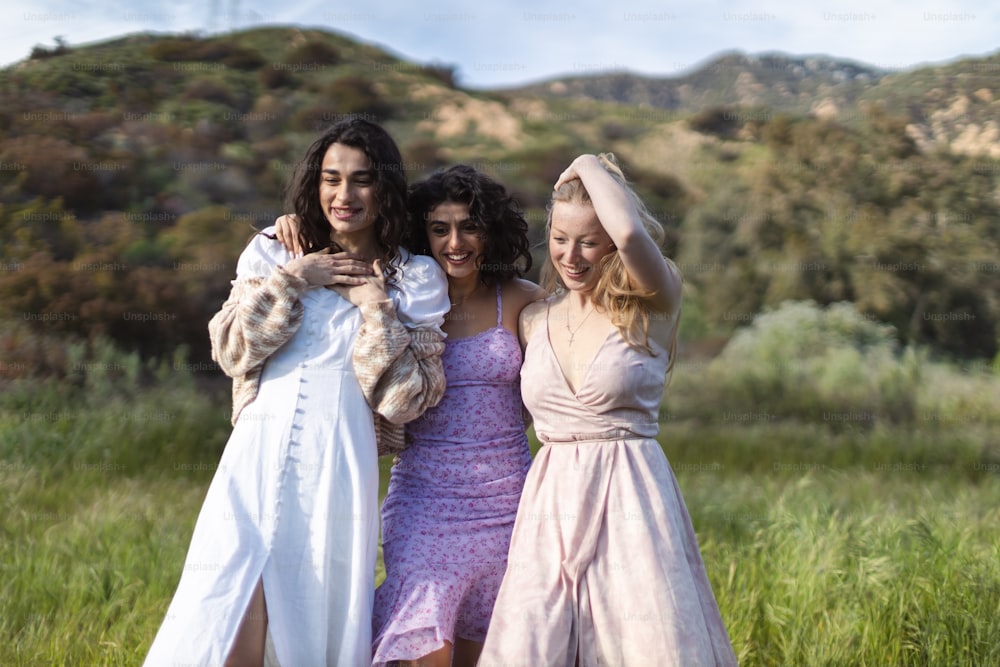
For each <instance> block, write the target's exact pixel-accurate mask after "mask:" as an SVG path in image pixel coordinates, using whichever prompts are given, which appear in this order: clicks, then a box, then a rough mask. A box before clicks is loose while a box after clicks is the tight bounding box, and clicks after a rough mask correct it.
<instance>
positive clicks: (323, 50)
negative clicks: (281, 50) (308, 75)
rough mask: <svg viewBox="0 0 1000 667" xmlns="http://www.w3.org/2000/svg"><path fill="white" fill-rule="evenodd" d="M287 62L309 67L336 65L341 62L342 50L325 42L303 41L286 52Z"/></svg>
mask: <svg viewBox="0 0 1000 667" xmlns="http://www.w3.org/2000/svg"><path fill="white" fill-rule="evenodd" d="M285 62H286V63H288V64H289V65H299V66H308V67H319V66H321V65H336V64H337V63H339V62H340V51H338V50H337V49H336V47H334V46H331V45H330V44H326V43H325V42H316V41H309V42H303V43H302V44H299V45H298V46H295V47H293V48H292V49H291V50H290V51H288V53H286V54H285Z"/></svg>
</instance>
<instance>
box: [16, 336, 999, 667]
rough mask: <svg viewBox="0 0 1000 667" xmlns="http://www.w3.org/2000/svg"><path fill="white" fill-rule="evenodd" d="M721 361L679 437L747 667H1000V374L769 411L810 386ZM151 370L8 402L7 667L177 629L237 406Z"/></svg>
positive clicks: (935, 375) (678, 415) (125, 654)
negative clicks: (173, 613) (165, 625)
mask: <svg viewBox="0 0 1000 667" xmlns="http://www.w3.org/2000/svg"><path fill="white" fill-rule="evenodd" d="M803 354H804V353H803ZM751 356H752V355H751ZM808 358H809V356H808V354H804V356H802V357H801V359H805V360H808ZM838 358H839V357H838ZM718 359H719V360H720V361H719V363H723V364H727V365H728V367H729V368H730V370H729V371H728V375H727V376H726V378H725V381H723V380H722V379H720V377H721V376H719V375H718V369H717V368H716V367H714V366H712V365H711V364H709V365H708V366H704V365H698V364H694V363H691V364H681V365H679V366H678V369H677V371H676V375H675V377H674V379H673V382H672V384H671V387H670V390H669V391H670V394H669V395H670V396H671V399H670V400H669V401H668V402H667V403H666V404H665V407H664V412H663V414H662V419H661V422H662V434H661V442H662V443H663V446H664V451H665V452H666V454H667V457H668V458H669V459H670V461H671V463H672V465H673V467H674V470H675V472H676V474H677V478H678V480H679V483H680V485H681V490H682V492H683V494H684V497H685V500H686V502H687V505H688V509H689V511H690V513H691V516H692V519H693V522H694V525H695V529H696V531H697V533H698V538H699V541H700V545H701V550H702V555H703V557H704V560H705V563H706V566H707V568H708V572H709V576H710V579H711V581H712V585H713V589H714V591H715V595H716V597H717V600H718V602H719V606H720V608H721V611H722V616H723V619H724V621H725V623H726V625H727V627H728V629H729V633H730V637H731V639H732V642H733V645H734V647H735V650H736V653H737V655H738V656H739V658H740V664H741V665H873V666H874V665H879V666H883V665H926V666H928V667H931V666H933V667H936V666H938V665H989V664H1000V615H998V614H997V609H1000V441H998V437H997V435H998V432H1000V428H998V426H997V424H998V421H1000V419H998V415H997V407H996V406H997V405H1000V401H998V400H997V397H998V394H1000V380H998V378H997V377H996V375H995V374H991V373H992V371H990V370H989V368H988V367H986V366H983V367H978V368H974V369H961V368H958V367H955V366H947V365H943V364H935V363H931V362H929V361H927V360H926V359H924V360H920V359H917V360H916V361H914V360H913V359H910V360H909V361H907V358H906V355H897V362H896V363H897V366H898V367H890V366H891V364H889V362H888V361H885V360H883V361H882V362H881V363H883V366H884V367H883V368H882V370H881V371H879V372H883V371H884V373H886V374H888V375H887V376H886V377H889V376H892V374H893V373H896V374H897V375H899V377H902V378H910V379H908V380H907V382H912V377H911V375H912V373H918V374H919V375H920V377H921V378H923V379H922V381H920V382H916V383H913V386H912V387H911V388H910V389H908V390H905V391H904V390H903V389H900V387H897V388H896V390H892V391H890V390H891V386H890V385H887V384H886V382H887V380H885V378H882V379H881V380H879V376H878V374H877V373H876V374H875V375H876V377H875V380H872V382H873V383H874V384H873V385H872V386H875V388H876V390H877V395H878V396H886V395H890V394H891V395H893V396H895V398H893V399H892V401H891V405H890V404H889V403H884V402H883V403H884V404H882V405H881V406H880V405H876V404H875V403H874V402H872V401H873V399H872V398H871V397H870V396H868V397H866V396H867V395H866V394H864V392H861V393H858V392H860V391H861V390H860V389H858V388H857V387H853V388H851V389H850V391H847V390H846V389H845V391H844V392H842V394H843V395H841V396H840V399H841V400H840V402H839V403H836V404H835V405H837V406H839V407H837V412H826V413H820V414H821V415H825V416H826V418H821V417H819V416H817V417H816V418H815V419H812V420H809V419H806V418H805V416H807V415H809V414H813V413H812V412H811V411H812V410H814V407H815V405H823V404H824V403H823V401H824V400H827V399H824V398H823V396H825V394H823V393H822V392H823V391H826V390H825V389H823V387H824V386H825V385H824V380H823V378H824V376H823V374H822V373H819V374H816V375H815V382H813V383H810V384H802V385H801V386H800V387H799V392H798V393H799V394H800V395H799V396H797V397H796V398H795V400H792V399H791V398H789V399H787V400H786V401H785V402H784V403H782V402H780V401H778V402H775V400H771V401H770V402H768V400H769V399H765V398H763V397H761V398H758V399H757V401H756V403H754V404H753V405H755V406H757V407H756V408H755V409H753V410H749V411H748V410H747V409H746V406H747V404H746V403H745V402H741V401H742V400H743V399H742V398H741V397H744V396H745V394H746V392H747V391H749V390H748V389H747V387H748V386H751V387H753V386H755V385H754V383H755V382H761V381H762V380H761V378H762V377H764V378H765V379H767V381H768V383H769V384H768V386H769V387H770V391H772V392H782V391H784V392H786V394H789V392H790V390H789V388H788V387H783V385H782V380H781V379H780V377H778V376H775V377H771V376H768V375H767V373H766V372H764V371H762V370H761V369H762V366H761V364H760V363H757V364H756V365H755V366H753V368H754V369H755V371H754V373H755V375H754V376H753V378H751V380H752V381H750V380H747V378H746V377H743V376H741V375H740V373H741V371H740V370H739V369H738V368H736V367H734V366H733V365H732V363H731V360H728V361H727V359H726V355H725V353H724V354H723V355H722V356H721V357H719V358H718ZM860 359H861V361H860V362H859V363H868V362H865V359H864V357H863V355H862V357H860ZM855 361H857V360H854V361H852V362H851V363H854V362H855ZM713 363H715V362H713ZM845 363H846V362H845ZM886 364H889V365H886ZM907 364H909V366H907ZM78 365H79V364H78ZM140 366H141V365H139V364H138V361H137V360H135V359H134V358H124V359H119V358H115V359H111V358H110V357H109V358H108V359H106V360H105V361H103V362H99V363H98V362H94V363H90V364H89V365H87V366H85V367H84V368H85V371H86V372H83V373H77V374H76V375H75V376H73V377H71V378H70V380H71V381H65V380H62V381H59V382H55V381H41V380H33V381H30V382H20V381H18V382H8V384H7V385H5V386H4V387H3V391H2V392H0V498H2V502H3V511H2V513H0V532H2V535H0V569H2V571H0V664H2V665H5V666H7V665H14V666H16V665H24V666H31V667H34V666H36V665H50V664H51V665H138V664H140V663H141V661H142V658H143V656H144V654H145V651H146V649H147V647H148V646H149V643H150V642H151V641H152V638H153V636H154V634H155V632H156V630H157V628H158V626H159V623H160V621H161V620H162V618H163V615H164V613H165V611H166V607H167V604H168V602H169V600H170V597H171V595H172V593H173V590H174V587H175V586H176V583H177V580H178V578H179V576H180V572H181V568H182V565H183V559H184V555H185V552H186V549H187V546H188V541H189V539H190V534H191V531H192V529H193V525H194V520H195V517H196V515H197V512H198V509H199V507H200V505H201V501H202V498H203V496H204V493H205V490H206V488H207V485H208V482H209V481H210V479H211V476H212V474H213V472H214V469H215V462H216V461H217V460H218V456H219V453H220V452H221V448H222V446H223V445H224V443H225V440H226V438H227V437H228V433H229V425H228V419H227V415H228V394H227V392H226V388H227V387H226V386H225V385H222V386H221V387H220V386H218V385H211V386H209V384H208V383H205V382H203V381H200V380H198V378H197V375H198V374H197V373H192V372H189V370H187V369H186V367H185V365H184V364H183V363H180V364H178V363H174V364H173V365H161V366H159V367H140ZM908 367H909V368H910V370H909V371H907V372H909V373H911V375H907V374H906V373H904V372H903V370H905V368H908ZM783 368H785V367H783ZM872 368H873V369H874V366H873V367H872ZM901 369H902V370H901ZM786 370H788V372H790V373H793V376H794V373H796V372H798V370H799V369H797V368H786ZM849 370H850V369H849V368H848V369H847V370H845V368H843V367H841V368H840V369H839V370H837V371H836V372H837V373H840V374H844V373H847V372H848V371H849ZM813 371H815V369H813V370H812V371H811V372H813ZM873 372H874V370H873ZM762 373H763V375H762ZM772 375H773V373H772ZM776 377H777V379H776ZM768 378H769V379H768ZM786 379H787V378H786ZM748 382H749V384H748ZM907 386H909V385H907ZM893 391H895V393H893ZM695 392H697V393H698V396H699V397H700V399H699V398H696V397H694V396H693V395H692V394H693V393H695ZM852 392H853V393H852ZM900 392H902V394H905V395H902V397H901V395H900ZM907 392H909V393H907ZM674 397H676V398H674ZM810 397H811V398H810ZM852 401H868V405H867V407H864V404H863V403H855V402H852ZM710 402H711V403H712V404H713V405H714V406H715V407H714V409H713V410H709V409H707V408H705V407H704V405H705V404H706V403H710ZM907 402H909V403H912V406H911V407H913V410H910V411H909V412H908V413H907V414H910V417H909V419H902V418H899V417H896V418H893V417H892V415H898V414H900V410H901V408H900V405H904V404H908V403H907ZM722 406H726V407H722ZM796 406H797V407H796ZM667 408H670V410H668V409H667ZM781 409H785V410H786V414H784V415H780V416H775V415H772V413H775V412H777V411H778V410H781ZM830 409H831V410H833V408H830ZM903 412H904V413H906V412H907V411H906V410H903ZM832 414H836V415H837V417H836V418H830V415H832ZM713 415H714V416H713ZM764 415H766V418H765V417H764ZM387 472H388V471H387V469H384V470H383V480H382V485H383V492H384V489H385V481H386V478H387ZM379 579H381V572H380V573H379Z"/></svg>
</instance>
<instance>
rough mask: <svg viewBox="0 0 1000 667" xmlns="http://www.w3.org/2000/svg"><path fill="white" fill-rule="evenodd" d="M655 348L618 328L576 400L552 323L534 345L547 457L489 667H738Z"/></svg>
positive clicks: (530, 351) (529, 372)
mask: <svg viewBox="0 0 1000 667" xmlns="http://www.w3.org/2000/svg"><path fill="white" fill-rule="evenodd" d="M651 345H652V346H653V348H654V351H655V352H656V355H655V356H650V355H648V354H646V353H644V352H642V351H639V350H636V349H634V348H632V347H630V346H629V345H628V344H627V343H626V342H625V340H624V339H623V338H622V336H621V335H620V334H619V333H618V330H617V329H615V328H612V329H611V331H609V333H608V335H607V338H606V339H605V340H604V343H603V344H602V346H601V348H600V350H599V351H598V352H597V354H596V356H595V359H594V360H593V361H592V362H591V363H590V365H589V368H588V369H587V371H586V374H585V376H584V378H583V380H582V381H581V385H580V387H579V389H578V390H577V391H576V392H573V391H571V390H570V387H569V385H568V384H567V382H566V379H565V375H564V374H563V371H562V368H561V367H560V365H559V362H558V361H557V359H556V356H555V353H554V352H553V350H552V345H551V341H550V338H549V332H548V317H546V322H545V324H544V325H542V324H540V325H539V326H536V327H535V329H534V331H532V333H531V338H530V339H529V341H528V346H527V350H526V352H525V360H524V366H523V367H522V369H521V386H522V387H523V394H524V402H525V405H526V406H527V407H528V409H529V410H530V411H531V415H532V417H533V418H534V421H535V431H536V433H537V435H538V438H539V440H540V441H541V442H542V443H543V446H542V448H541V449H540V450H539V452H538V454H537V455H536V456H535V460H534V462H533V463H532V466H531V470H530V471H529V473H528V477H527V479H526V480H525V484H524V491H523V493H522V495H521V503H520V505H519V507H518V511H517V519H516V521H515V524H514V533H513V536H512V538H511V546H510V553H509V555H508V563H507V572H506V574H505V576H504V580H503V584H502V585H501V587H500V592H499V594H498V597H497V602H496V606H495V608H494V611H493V619H492V622H491V625H490V631H489V634H488V636H487V638H486V645H485V647H484V650H483V653H482V657H481V658H480V661H479V667H499V666H500V665H503V666H504V667H511V666H513V665H525V666H528V665H531V666H535V665H545V666H546V667H574V665H577V664H578V665H580V666H581V667H591V666H596V665H628V666H632V665H635V666H637V667H644V666H645V665H654V664H655V665H677V666H682V667H692V666H694V667H706V666H709V665H726V666H730V665H736V657H735V655H734V653H733V649H732V645H731V644H730V641H729V637H728V635H727V633H726V628H725V626H724V625H723V623H722V618H721V616H720V614H719V608H718V606H717V604H716V602H715V598H714V596H713V595H712V590H711V587H710V585H709V581H708V577H707V576H706V574H705V567H704V564H703V562H702V559H701V554H700V552H699V550H698V543H697V540H696V538H695V533H694V530H693V528H692V526H691V519H690V517H689V516H688V511H687V508H686V507H685V505H684V500H683V499H682V498H681V493H680V490H679V489H678V487H677V481H676V479H675V478H674V474H673V471H672V470H671V468H670V464H669V463H668V462H667V459H666V457H665V456H664V454H663V449H662V448H661V446H660V444H659V443H658V442H657V441H656V439H655V436H656V435H657V433H658V432H659V424H658V412H659V406H660V402H661V400H662V397H663V389H664V382H665V375H666V369H667V361H668V353H667V351H666V350H664V349H663V348H662V347H660V346H658V345H656V344H655V343H652V342H651Z"/></svg>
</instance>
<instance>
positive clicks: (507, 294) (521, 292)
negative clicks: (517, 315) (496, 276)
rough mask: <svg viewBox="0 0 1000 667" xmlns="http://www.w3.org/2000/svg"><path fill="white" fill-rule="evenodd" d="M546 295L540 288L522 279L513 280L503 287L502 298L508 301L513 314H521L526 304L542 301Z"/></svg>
mask: <svg viewBox="0 0 1000 667" xmlns="http://www.w3.org/2000/svg"><path fill="white" fill-rule="evenodd" d="M548 295H549V293H548V292H546V291H545V290H543V289H542V288H541V287H539V286H538V285H536V284H535V283H533V282H531V281H530V280H525V279H524V278H514V279H513V280H510V281H508V282H507V283H505V284H504V287H503V297H504V299H508V300H510V303H511V305H512V306H513V307H514V311H515V312H521V310H523V309H524V307H525V306H527V305H528V304H530V303H532V302H534V301H538V300H539V299H544V298H545V297H547V296H548Z"/></svg>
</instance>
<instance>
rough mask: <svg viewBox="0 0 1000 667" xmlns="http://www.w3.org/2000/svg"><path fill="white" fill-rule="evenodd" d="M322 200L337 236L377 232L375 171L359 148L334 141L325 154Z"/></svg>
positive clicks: (321, 183) (320, 196)
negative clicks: (375, 225) (375, 227)
mask: <svg viewBox="0 0 1000 667" xmlns="http://www.w3.org/2000/svg"><path fill="white" fill-rule="evenodd" d="M319 179H320V180H319V201H320V205H321V206H322V207H323V214H324V215H325V216H326V219H327V221H328V222H329V223H330V227H332V228H333V236H334V237H337V236H341V237H347V236H355V235H358V234H373V233H374V229H373V228H372V225H373V224H374V222H375V219H376V217H377V216H378V205H377V203H376V201H375V173H374V171H373V170H372V168H371V162H370V161H369V160H368V156H367V155H365V154H364V151H362V150H361V149H359V148H354V147H352V146H347V145H344V144H338V143H334V144H331V145H330V147H329V148H328V149H327V151H326V155H324V156H323V164H322V167H321V171H320V176H319Z"/></svg>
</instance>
